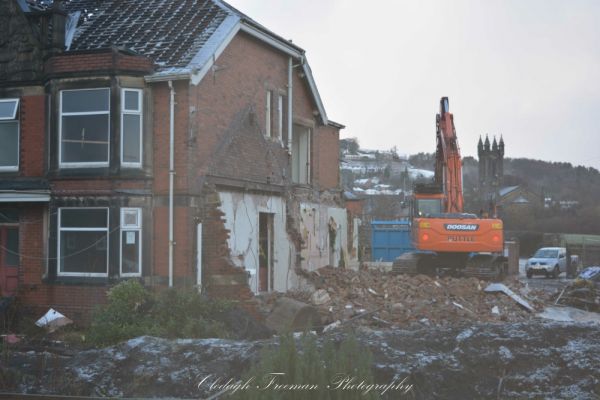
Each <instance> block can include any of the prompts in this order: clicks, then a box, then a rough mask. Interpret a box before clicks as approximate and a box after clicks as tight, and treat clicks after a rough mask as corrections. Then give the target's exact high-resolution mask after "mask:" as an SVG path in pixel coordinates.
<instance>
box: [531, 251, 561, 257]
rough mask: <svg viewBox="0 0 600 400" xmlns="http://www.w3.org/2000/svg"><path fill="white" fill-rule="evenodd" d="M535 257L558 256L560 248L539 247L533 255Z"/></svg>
mask: <svg viewBox="0 0 600 400" xmlns="http://www.w3.org/2000/svg"><path fill="white" fill-rule="evenodd" d="M533 256H534V257H535V258H557V257H558V250H555V249H539V250H538V251H536V252H535V254H534V255H533Z"/></svg>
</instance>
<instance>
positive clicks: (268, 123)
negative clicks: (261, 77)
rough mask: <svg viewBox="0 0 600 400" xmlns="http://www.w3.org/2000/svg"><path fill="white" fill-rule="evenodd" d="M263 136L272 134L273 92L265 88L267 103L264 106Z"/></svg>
mask: <svg viewBox="0 0 600 400" xmlns="http://www.w3.org/2000/svg"><path fill="white" fill-rule="evenodd" d="M265 110H266V114H265V136H267V137H272V136H273V92H272V91H270V90H267V104H266V107H265Z"/></svg>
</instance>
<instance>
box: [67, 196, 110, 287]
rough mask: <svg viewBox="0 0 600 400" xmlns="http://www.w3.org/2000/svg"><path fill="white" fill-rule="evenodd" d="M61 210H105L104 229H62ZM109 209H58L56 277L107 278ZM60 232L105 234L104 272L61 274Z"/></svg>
mask: <svg viewBox="0 0 600 400" xmlns="http://www.w3.org/2000/svg"><path fill="white" fill-rule="evenodd" d="M63 210H106V228H98V227H96V228H62V227H61V217H62V211H63ZM109 224H110V209H109V208H108V207H60V208H59V209H58V227H57V231H58V240H57V251H56V260H57V261H56V275H57V276H80V277H108V265H109V260H110V237H109V236H110V235H109V233H110V232H109V226H110V225H109ZM61 232H106V272H105V273H100V272H61V271H60V262H61V259H62V256H61V254H60V237H61Z"/></svg>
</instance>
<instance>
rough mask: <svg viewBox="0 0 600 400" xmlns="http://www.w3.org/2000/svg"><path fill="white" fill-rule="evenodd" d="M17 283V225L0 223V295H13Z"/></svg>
mask: <svg viewBox="0 0 600 400" xmlns="http://www.w3.org/2000/svg"><path fill="white" fill-rule="evenodd" d="M18 283H19V227H18V226H11V225H0V295H2V296H3V297H6V296H15V295H16V294H17V287H18Z"/></svg>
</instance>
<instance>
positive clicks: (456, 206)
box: [434, 97, 464, 213]
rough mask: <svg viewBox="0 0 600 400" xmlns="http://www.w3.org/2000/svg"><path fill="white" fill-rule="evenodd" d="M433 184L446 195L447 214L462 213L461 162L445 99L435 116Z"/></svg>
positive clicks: (442, 100) (452, 120)
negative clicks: (439, 187)
mask: <svg viewBox="0 0 600 400" xmlns="http://www.w3.org/2000/svg"><path fill="white" fill-rule="evenodd" d="M436 141H437V146H436V152H435V178H434V179H435V183H436V184H437V185H440V186H441V187H442V188H443V189H442V190H443V193H444V194H445V195H446V196H445V200H444V209H445V212H447V213H462V212H463V206H464V200H463V188H462V161H461V157H460V149H459V148H458V140H457V138H456V129H455V128H454V117H453V115H452V114H451V113H450V105H449V102H448V98H447V97H442V99H441V100H440V113H439V114H437V115H436Z"/></svg>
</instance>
